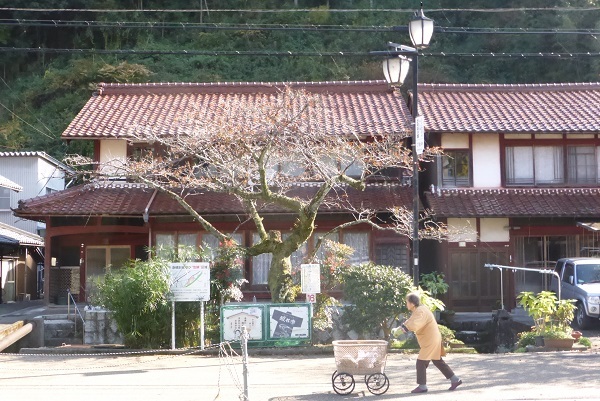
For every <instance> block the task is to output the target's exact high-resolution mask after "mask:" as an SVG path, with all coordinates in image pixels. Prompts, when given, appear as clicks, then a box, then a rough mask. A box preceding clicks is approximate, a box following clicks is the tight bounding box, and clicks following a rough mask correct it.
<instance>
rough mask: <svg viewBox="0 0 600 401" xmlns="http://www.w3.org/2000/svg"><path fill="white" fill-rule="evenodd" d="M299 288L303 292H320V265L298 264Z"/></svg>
mask: <svg viewBox="0 0 600 401" xmlns="http://www.w3.org/2000/svg"><path fill="white" fill-rule="evenodd" d="M300 269H301V274H302V275H301V277H300V286H301V287H302V289H301V290H300V291H301V292H302V293H304V294H319V293H320V292H321V265H319V264H318V263H313V264H302V265H300Z"/></svg>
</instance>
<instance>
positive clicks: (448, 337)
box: [438, 324, 456, 344]
mask: <svg viewBox="0 0 600 401" xmlns="http://www.w3.org/2000/svg"><path fill="white" fill-rule="evenodd" d="M438 328H439V330H440V334H441V335H442V343H443V344H450V343H451V342H454V341H455V340H456V336H455V335H454V330H452V329H450V328H448V327H446V326H444V325H442V324H438Z"/></svg>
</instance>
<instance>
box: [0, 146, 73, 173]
mask: <svg viewBox="0 0 600 401" xmlns="http://www.w3.org/2000/svg"><path fill="white" fill-rule="evenodd" d="M0 157H39V158H42V159H44V160H46V161H47V162H48V163H50V164H52V165H55V166H56V167H58V168H60V169H61V170H64V171H69V172H70V171H73V169H72V168H71V167H69V166H67V165H65V164H64V163H62V162H60V161H58V160H57V159H55V158H54V157H52V156H50V155H49V154H47V153H46V152H40V151H21V152H0Z"/></svg>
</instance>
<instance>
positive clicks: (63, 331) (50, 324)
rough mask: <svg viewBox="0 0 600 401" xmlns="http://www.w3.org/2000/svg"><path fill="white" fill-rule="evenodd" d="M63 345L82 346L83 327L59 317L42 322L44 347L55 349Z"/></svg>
mask: <svg viewBox="0 0 600 401" xmlns="http://www.w3.org/2000/svg"><path fill="white" fill-rule="evenodd" d="M63 344H74V345H75V344H83V325H81V324H80V325H78V326H76V325H75V321H74V320H71V319H67V318H66V316H64V317H63V316H60V317H57V318H54V319H45V320H44V346H46V347H55V346H61V345H63Z"/></svg>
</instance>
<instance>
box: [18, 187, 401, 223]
mask: <svg viewBox="0 0 600 401" xmlns="http://www.w3.org/2000/svg"><path fill="white" fill-rule="evenodd" d="M317 188H318V187H317V186H316V185H310V184H305V185H301V186H298V187H296V188H294V189H293V190H292V191H291V192H290V194H291V195H294V196H297V197H299V198H308V197H310V196H312V195H313V194H314V193H315V192H316V191H317ZM153 194H154V190H152V189H150V188H147V187H145V186H143V185H141V184H128V183H112V184H110V185H109V186H105V185H99V184H87V185H80V186H77V187H72V188H68V189H65V190H64V191H59V192H54V193H51V194H48V195H43V196H40V197H37V198H32V199H27V200H22V201H19V206H18V207H17V209H15V210H13V212H14V214H15V215H16V216H19V217H26V218H28V219H32V220H35V219H40V218H42V217H46V216H122V217H124V216H136V217H140V216H142V215H143V214H144V211H145V210H146V208H147V207H148V206H149V209H148V213H149V214H150V216H154V217H156V216H176V215H179V216H182V215H188V213H187V212H186V211H185V210H184V209H183V208H182V207H181V206H180V205H179V204H178V203H177V202H176V201H174V200H172V199H171V198H169V197H168V196H167V195H164V194H162V193H157V194H156V196H155V197H154V199H152V197H153ZM342 198H343V199H344V200H345V201H347V203H348V205H351V206H353V207H356V208H368V209H372V210H376V211H386V210H387V209H388V208H390V207H392V206H404V207H407V208H410V207H411V205H412V190H411V188H410V187H404V186H400V185H396V184H384V183H373V184H368V185H367V187H366V189H365V190H364V191H357V190H354V189H351V188H348V189H346V190H345V191H344V193H342ZM186 201H187V202H188V203H189V204H190V205H191V206H192V207H193V208H194V209H195V210H197V211H199V212H200V213H202V214H203V215H204V216H210V215H213V216H215V215H224V214H235V213H238V214H243V213H244V212H245V210H244V208H243V206H242V205H241V204H240V202H239V201H238V200H237V198H235V197H234V196H232V195H229V194H224V193H216V192H206V191H199V192H196V193H194V192H190V193H189V194H188V195H187V197H186ZM348 205H343V206H327V205H323V207H322V211H323V212H327V213H347V210H348ZM261 210H262V211H263V213H285V211H284V210H281V209H279V208H277V207H275V206H274V205H263V207H262V208H261Z"/></svg>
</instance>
